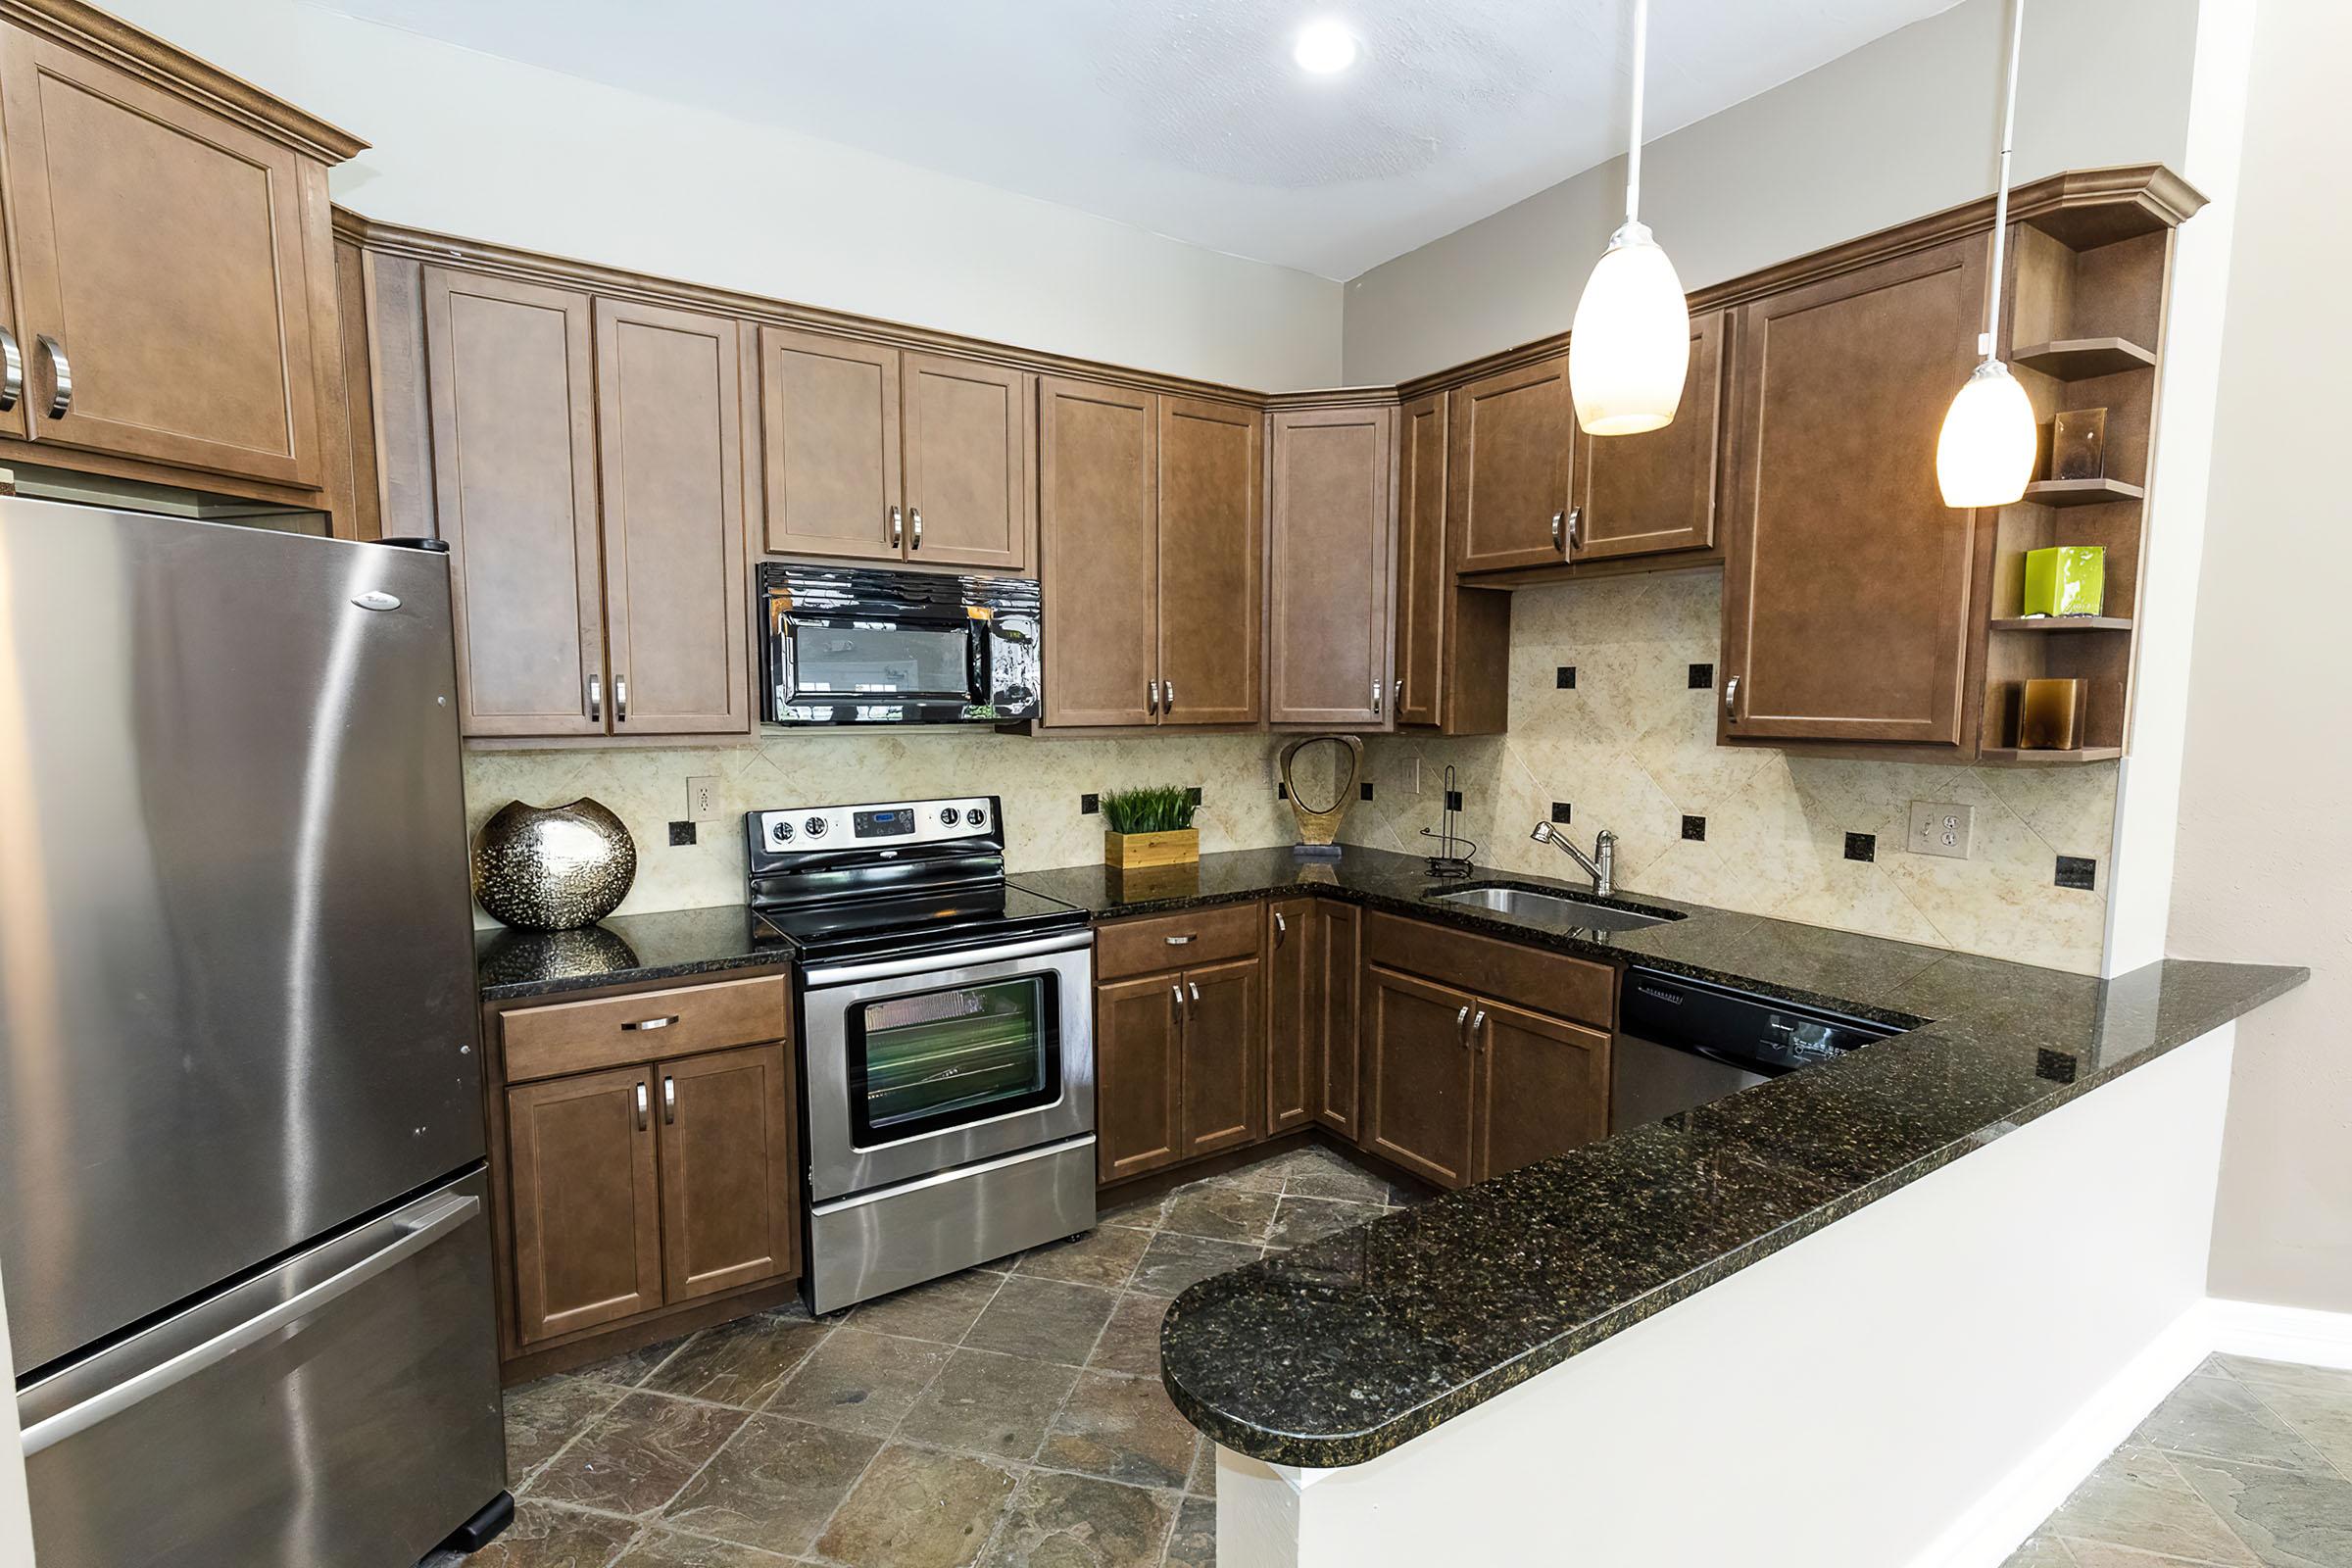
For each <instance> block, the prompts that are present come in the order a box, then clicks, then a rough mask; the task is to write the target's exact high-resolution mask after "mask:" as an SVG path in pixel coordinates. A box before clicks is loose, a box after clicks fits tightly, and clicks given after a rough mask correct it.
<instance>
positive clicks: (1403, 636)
mask: <svg viewBox="0 0 2352 1568" xmlns="http://www.w3.org/2000/svg"><path fill="white" fill-rule="evenodd" d="M1397 418H1398V420H1399V421H1400V423H1401V428H1400V429H1399V430H1398V432H1397V675H1396V681H1397V684H1396V687H1395V697H1396V703H1397V723H1399V724H1435V723H1437V722H1438V721H1439V713H1440V710H1439V706H1438V705H1439V693H1438V688H1439V682H1440V676H1439V671H1440V670H1441V669H1442V668H1443V667H1444V649H1445V640H1446V600H1447V599H1449V598H1450V597H1451V596H1452V595H1453V593H1454V591H1455V590H1454V586H1453V568H1452V567H1451V565H1449V564H1447V562H1446V397H1445V394H1444V393H1434V394H1432V395H1431V396H1429V397H1425V398H1422V399H1421V400H1419V401H1418V402H1415V403H1408V404H1406V405H1405V406H1404V407H1403V408H1402V409H1401V410H1399V411H1398V413H1397Z"/></svg>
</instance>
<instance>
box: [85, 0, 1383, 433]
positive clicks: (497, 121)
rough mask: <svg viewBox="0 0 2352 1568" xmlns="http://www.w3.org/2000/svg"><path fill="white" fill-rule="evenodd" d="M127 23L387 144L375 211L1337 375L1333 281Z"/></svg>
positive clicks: (943, 184)
mask: <svg viewBox="0 0 2352 1568" xmlns="http://www.w3.org/2000/svg"><path fill="white" fill-rule="evenodd" d="M108 9H110V10H113V11H115V12H118V13H120V14H121V15H123V17H124V18H125V19H126V20H128V21H130V22H133V23H136V24H137V25H140V26H143V27H147V28H149V29H150V30H152V31H154V32H156V33H158V34H160V35H161V36H163V37H166V38H169V39H171V40H172V42H173V43H176V44H179V45H180V46H182V47H183V48H186V49H189V50H191V51H193V52H194V53H196V54H198V55H200V56H202V57H204V58H205V59H208V60H211V61H213V62H215V63H217V64H219V65H221V66H223V67H225V68H227V69H228V70H231V71H234V72H236V73H239V74H240V75H244V76H247V77H250V78H251V79H253V80H254V81H257V82H259V83H260V84H261V85H263V86H265V87H268V88H270V90H271V91H274V92H277V93H281V94H283V95H284V96H285V97H287V98H289V99H291V100H292V101H293V102H295V103H298V104H300V105H302V106H303V107H304V108H305V109H308V110H310V111H312V112H313V113H315V114H319V115H323V116H325V117H326V118H327V119H329V120H331V121H334V122H335V123H339V124H341V125H343V126H345V127H346V128H348V129H349V130H351V131H352V132H353V133H354V134H355V135H359V136H363V137H365V138H367V139H368V141H370V142H372V143H373V144H374V145H373V147H371V148H370V149H369V150H368V152H365V153H363V154H361V155H360V157H359V158H358V159H357V160H356V161H354V162H353V163H351V164H349V165H347V166H345V167H344V168H342V169H340V170H338V171H337V172H336V173H335V176H334V192H335V198H336V200H338V201H340V202H342V203H344V204H345V205H347V206H350V207H352V208H355V209H357V210H358V211H360V212H363V213H366V214H367V215H368V216H369V217H371V218H378V219H382V220H385V221H389V222H398V223H413V224H417V225H418V226H420V227H424V228H431V229H439V230H443V231H446V232H449V233H455V234H460V235H465V236H467V237H470V238H476V239H489V240H498V241H501V242H504V243H507V244H511V245H519V246H524V247H527V248H530V249H535V250H544V251H551V252H554V253H555V254H557V255H560V256H573V257H581V258H585V259H587V260H590V261H596V262H605V263H609V264H612V265H614V266H619V267H628V268H634V269H637V270H641V271H647V272H652V273H655V274H658V275H662V276H668V277H678V278H684V279H688V280H690V281H694V282H701V283H712V284H718V285H722V286H726V287H732V288H740V289H744V290H747V291H750V292H752V293H758V294H767V295H772V296H778V297H781V298H785V299H790V300H797V301H802V302H805V303H808V304H811V305H821V306H826V307H829V308H832V309H836V310H845V311H856V312H860V313H862V314H865V315H869V316H879V317H885V318H888V319H894V320H903V321H910V322H914V323H916V324H919V325H923V326H934V327H943V328H946V329H949V330H952V331H958V332H967V333H971V334H973V335H975V336H979V337H986V338H995V339H997V340H999V341H1002V342H1007V343H1016V344H1020V345H1023V346H1025V347H1029V348H1037V349H1047V350H1053V351H1055V352H1059V353H1065V354H1074V355H1081V356H1086V357H1090V358H1094V359H1101V360H1108V361H1111V362H1113V363H1116V364H1121V365H1132V366H1137V367H1140V368H1146V369H1153V370H1164V371H1169V372H1172V373H1176V374H1182V375H1197V376H1202V377H1206V378H1208V379H1211V380H1219V381H1229V382H1236V383H1239V384H1241V385H1244V386H1251V387H1260V388H1265V389H1268V390H1280V389H1284V388H1290V387H1300V386H1328V385H1330V384H1332V383H1333V382H1335V381H1337V380H1338V379H1339V371H1340V303H1341V294H1340V285H1339V284H1337V283H1334V282H1332V281H1330V280H1328V279H1325V278H1319V277H1314V276H1311V275H1309V274H1307V273H1305V272H1300V271H1296V270H1291V269H1289V268H1282V267H1271V266H1267V265H1265V264H1264V263H1260V262H1251V261H1245V260H1243V259H1241V258H1239V257H1234V256H1227V255H1224V254H1221V253H1219V252H1216V251H1210V250H1204V249H1202V248H1201V247H1200V246H1196V245H1187V244H1183V243H1181V242H1179V241H1177V240H1172V239H1169V238H1166V237H1165V236H1162V235H1158V234H1152V233H1149V232H1147V231H1146V230H1144V229H1140V228H1135V227H1131V226H1129V225H1127V224H1124V223H1117V222H1113V221H1109V220H1107V219H1103V218H1096V217H1093V216H1091V215H1088V214H1085V213H1080V212H1077V211H1074V210H1073V209H1070V208H1067V207H1057V206H1055V205H1054V204H1053V203H1051V202H1042V201H1038V200H1035V199H1033V198H1030V197H1026V196H1018V195H1014V194H1012V193H1010V192H1007V191H1002V190H994V189H991V188H989V187H987V186H984V185H979V184H975V183H973V182H972V181H969V180H963V179H955V178H951V177H949V176H947V175H943V174H935V173H931V172H927V171H924V170H919V169H915V168H912V167H910V166H908V165H906V164H901V163H894V162H892V161H891V160H889V159H886V158H879V157H875V156H873V155H870V154H866V153H861V152H858V151H856V150H854V149H852V148H848V147H844V146H841V145H839V144H836V143H833V142H826V141H819V140H816V139H814V138H812V137H808V136H800V135H795V134H792V133H790V132H787V131H783V130H779V129H776V128H773V127H770V126H764V125H757V124H753V123H749V122H745V121H741V120H733V119H729V118H728V117H726V116H723V115H718V114H712V113H710V112H707V111H704V110H701V109H697V108H694V107H692V106H689V105H683V104H674V103H665V102H661V101H657V100H655V99H652V98H647V97H644V96H641V95H639V94H636V93H631V92H624V91H620V90H618V89H615V88H611V87H604V86H599V85H597V84H595V83H592V82H588V81H583V80H581V79H579V78H577V77H574V76H566V75H563V74H560V73H555V72H551V71H542V70H538V69H536V68H533V67H529V66H521V65H515V64H514V63H512V62H509V61H504V60H499V59H496V58H494V57H492V56H489V55H484V54H477V53H474V52H472V51H470V50H466V49H458V48H453V47H451V46H449V45H446V44H440V43H436V42H433V41H432V40H430V39H427V38H423V37H420V36H418V35H417V34H414V33H409V32H403V31H401V30H399V29H397V28H393V27H386V26H380V25H374V24H371V23H365V22H359V21H355V20H353V19H352V18H350V17H346V16H341V15H338V14H336V13H335V12H333V11H330V10H327V9H326V8H324V7H323V6H319V5H312V4H304V3H298V0H108ZM876 112H877V113H887V112H888V110H887V94H886V93H885V94H883V95H882V96H880V97H878V98H877V107H876Z"/></svg>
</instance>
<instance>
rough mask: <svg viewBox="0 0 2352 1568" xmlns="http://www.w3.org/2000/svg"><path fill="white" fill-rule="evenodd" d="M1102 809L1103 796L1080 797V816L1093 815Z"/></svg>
mask: <svg viewBox="0 0 2352 1568" xmlns="http://www.w3.org/2000/svg"><path fill="white" fill-rule="evenodd" d="M1101 809H1103V797H1102V796H1100V795H1081V796H1079V797H1078V814H1079V815H1080V816H1092V815H1094V814H1095V813H1096V812H1097V811H1100V810H1101Z"/></svg>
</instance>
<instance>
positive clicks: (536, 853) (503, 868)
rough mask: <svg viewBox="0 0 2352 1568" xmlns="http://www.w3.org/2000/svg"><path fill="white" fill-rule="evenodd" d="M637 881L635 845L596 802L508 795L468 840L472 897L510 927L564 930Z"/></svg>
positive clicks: (598, 914) (591, 918)
mask: <svg viewBox="0 0 2352 1568" xmlns="http://www.w3.org/2000/svg"><path fill="white" fill-rule="evenodd" d="M636 880H637V845H636V842H635V841H634V840H632V839H631V838H630V837H629V830H628V829H627V828H626V827H623V826H622V825H621V821H620V818H619V817H617V816H614V815H613V813H612V812H611V811H610V810H607V809H605V808H604V807H603V806H602V805H600V804H599V803H597V802H595V801H591V800H587V799H584V798H583V799H581V800H577V801H574V802H572V803H571V804H570V805H569V806H525V805H523V804H522V802H520V801H509V802H508V803H507V804H506V805H504V806H502V807H500V808H499V809H498V810H497V811H496V812H495V813H493V814H492V816H491V818H490V820H489V821H487V822H484V823H483V824H482V830H481V832H480V833H478V834H476V835H475V836H474V841H473V896H474V897H475V898H476V899H479V900H480V901H481V905H482V907H483V908H485V909H487V910H489V911H490V913H491V914H492V915H493V916H495V917H496V918H498V919H500V920H503V921H505V922H506V923H507V924H508V925H512V926H520V927H521V928H522V929H523V930H526V931H570V930H575V929H577V928H578V927H580V926H586V925H594V924H596V922H597V921H599V920H602V919H603V918H604V917H605V916H606V915H608V914H611V913H612V912H613V909H614V908H615V907H618V906H619V904H620V901H621V900H622V899H625V898H627V897H628V895H629V884H630V883H632V882H634V881H636Z"/></svg>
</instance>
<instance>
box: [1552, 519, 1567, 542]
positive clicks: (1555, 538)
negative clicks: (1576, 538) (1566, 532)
mask: <svg viewBox="0 0 2352 1568" xmlns="http://www.w3.org/2000/svg"><path fill="white" fill-rule="evenodd" d="M1567 520H1568V519H1567V517H1566V516H1565V515H1563V514H1561V513H1557V512H1555V513H1553V514H1552V515H1551V548H1552V549H1554V550H1561V551H1564V550H1566V549H1567V548H1568V542H1567V539H1566V538H1565V537H1564V536H1563V534H1562V533H1561V527H1562V525H1563V524H1564V523H1566V521H1567Z"/></svg>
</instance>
